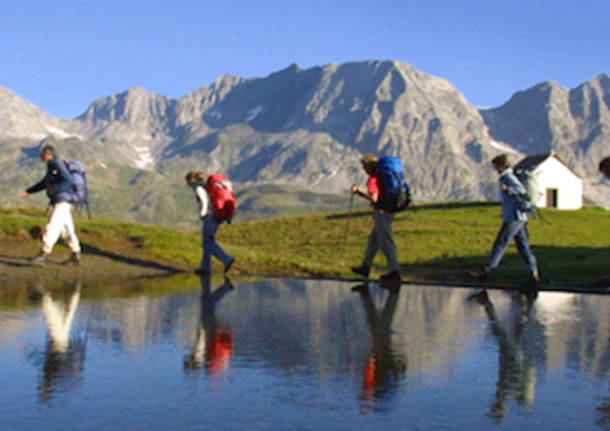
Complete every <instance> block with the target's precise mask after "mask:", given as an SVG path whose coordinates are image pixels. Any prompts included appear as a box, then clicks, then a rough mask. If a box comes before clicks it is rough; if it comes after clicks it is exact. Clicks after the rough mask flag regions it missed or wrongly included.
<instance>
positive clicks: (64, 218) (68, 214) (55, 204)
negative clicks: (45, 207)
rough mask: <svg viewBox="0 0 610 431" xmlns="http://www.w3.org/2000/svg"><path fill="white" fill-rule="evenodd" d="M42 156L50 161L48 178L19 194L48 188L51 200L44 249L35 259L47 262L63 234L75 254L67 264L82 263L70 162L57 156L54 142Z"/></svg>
mask: <svg viewBox="0 0 610 431" xmlns="http://www.w3.org/2000/svg"><path fill="white" fill-rule="evenodd" d="M40 159H41V160H42V161H43V162H45V163H46V164H47V173H46V175H45V177H44V178H43V179H42V180H40V181H39V182H37V183H36V184H34V185H33V186H32V187H30V188H29V189H27V190H24V191H22V192H21V193H20V194H19V195H20V196H21V198H25V197H26V196H27V195H29V194H32V193H36V192H39V191H42V190H46V192H47V196H48V197H49V199H50V201H51V202H50V204H51V216H50V217H49V223H48V224H47V226H46V227H45V230H44V233H43V235H42V250H41V251H40V253H39V254H38V255H37V256H35V257H34V258H32V262H33V263H35V264H36V265H44V264H45V263H46V261H47V256H48V255H49V254H50V253H51V251H52V250H53V247H54V246H55V243H56V242H57V240H58V239H59V237H60V236H62V237H67V240H68V247H70V250H72V256H71V257H70V259H68V261H66V262H65V263H74V264H78V263H80V260H81V248H80V243H79V241H78V237H77V236H76V232H75V231H74V220H73V219H72V206H71V201H72V188H73V179H72V175H71V174H70V172H69V171H68V168H67V167H66V165H65V164H64V163H63V162H62V161H61V160H60V159H59V158H58V157H57V156H56V155H55V148H53V147H52V146H51V145H44V146H43V147H42V149H41V150H40Z"/></svg>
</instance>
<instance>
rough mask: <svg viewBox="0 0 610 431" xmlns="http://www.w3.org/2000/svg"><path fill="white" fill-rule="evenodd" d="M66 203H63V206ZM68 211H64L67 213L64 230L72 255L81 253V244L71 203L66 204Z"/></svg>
mask: <svg viewBox="0 0 610 431" xmlns="http://www.w3.org/2000/svg"><path fill="white" fill-rule="evenodd" d="M63 204H64V203H62V205H63ZM65 205H66V206H67V209H66V210H64V211H65V212H66V214H65V217H64V228H63V232H64V234H65V237H67V241H68V247H70V250H72V253H80V243H79V241H78V237H77V236H76V231H75V229H74V219H73V218H72V207H71V206H70V204H69V203H65Z"/></svg>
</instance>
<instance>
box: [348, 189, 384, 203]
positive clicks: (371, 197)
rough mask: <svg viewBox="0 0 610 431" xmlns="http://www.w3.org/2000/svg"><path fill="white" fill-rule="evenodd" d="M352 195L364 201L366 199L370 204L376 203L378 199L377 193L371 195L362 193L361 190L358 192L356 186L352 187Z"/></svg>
mask: <svg viewBox="0 0 610 431" xmlns="http://www.w3.org/2000/svg"><path fill="white" fill-rule="evenodd" d="M352 193H353V194H355V195H358V196H360V197H363V198H364V199H366V200H368V201H370V202H372V203H376V202H377V199H379V194H378V193H373V194H368V193H364V192H363V191H362V190H360V189H359V188H358V187H356V186H352Z"/></svg>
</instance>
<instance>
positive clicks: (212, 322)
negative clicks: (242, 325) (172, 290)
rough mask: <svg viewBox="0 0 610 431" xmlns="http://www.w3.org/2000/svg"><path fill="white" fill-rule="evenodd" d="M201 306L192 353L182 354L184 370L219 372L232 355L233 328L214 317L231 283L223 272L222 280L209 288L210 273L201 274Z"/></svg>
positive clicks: (224, 367)
mask: <svg viewBox="0 0 610 431" xmlns="http://www.w3.org/2000/svg"><path fill="white" fill-rule="evenodd" d="M200 282H201V310H200V315H199V322H198V324H197V331H196V335H195V342H194V344H193V349H192V353H191V354H189V355H187V356H185V357H184V361H183V364H184V369H185V370H191V371H192V370H199V369H201V368H202V367H203V368H204V369H205V370H206V371H207V372H208V374H210V375H214V374H220V373H222V372H223V371H225V370H226V369H227V368H228V367H229V362H230V359H231V356H232V355H233V344H234V331H233V328H231V327H228V326H226V325H221V324H220V323H219V322H218V320H217V318H216V307H217V305H218V303H219V302H220V301H221V300H222V298H224V297H225V296H226V295H227V294H228V293H230V292H231V291H233V289H234V287H233V284H232V283H231V280H230V279H229V278H228V277H226V276H225V280H224V283H223V284H222V285H220V286H219V287H217V288H216V289H214V291H212V286H211V279H210V276H209V275H206V276H201V277H200Z"/></svg>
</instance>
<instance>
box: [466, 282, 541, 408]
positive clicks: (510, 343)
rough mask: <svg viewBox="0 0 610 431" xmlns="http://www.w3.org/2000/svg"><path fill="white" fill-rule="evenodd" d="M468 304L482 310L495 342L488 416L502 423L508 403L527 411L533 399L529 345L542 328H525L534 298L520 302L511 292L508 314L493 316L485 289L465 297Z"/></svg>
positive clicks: (493, 308)
mask: <svg viewBox="0 0 610 431" xmlns="http://www.w3.org/2000/svg"><path fill="white" fill-rule="evenodd" d="M468 300H469V301H474V302H476V303H478V304H479V305H482V306H483V308H484V310H485V314H486V315H487V319H488V320H489V325H490V329H491V333H492V334H493V336H494V337H495V338H496V340H497V342H498V353H499V369H498V381H497V384H496V391H495V397H494V402H493V403H492V404H491V406H490V411H489V416H491V417H493V418H495V419H502V418H503V417H504V416H505V415H506V411H507V408H508V404H509V401H510V400H511V399H512V400H514V401H516V402H517V403H518V404H520V405H522V406H524V407H530V406H531V405H532V404H533V402H534V399H535V397H536V383H537V376H536V367H535V364H534V357H535V352H533V350H534V349H533V346H532V344H531V343H530V342H531V340H537V339H538V337H541V336H542V334H540V333H539V331H541V330H542V325H540V324H533V325H528V323H530V318H531V317H532V312H531V311H532V308H533V304H534V301H535V300H536V297H535V296H533V295H530V296H527V297H525V298H523V296H522V295H519V294H517V295H515V292H513V294H512V295H510V312H509V313H503V314H499V313H497V311H496V308H495V306H494V304H493V303H492V302H491V300H490V298H489V295H488V293H487V291H486V290H485V289H483V290H482V291H480V292H478V293H475V294H474V295H471V296H469V297H468ZM532 321H535V319H532ZM537 323H539V322H537Z"/></svg>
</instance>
